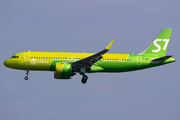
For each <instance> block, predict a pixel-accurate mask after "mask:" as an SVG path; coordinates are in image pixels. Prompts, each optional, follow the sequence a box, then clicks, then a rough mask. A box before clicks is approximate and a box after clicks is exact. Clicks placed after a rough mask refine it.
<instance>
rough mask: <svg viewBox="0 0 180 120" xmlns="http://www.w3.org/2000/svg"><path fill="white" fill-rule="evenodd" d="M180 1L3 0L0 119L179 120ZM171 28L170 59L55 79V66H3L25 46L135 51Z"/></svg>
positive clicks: (140, 50)
mask: <svg viewBox="0 0 180 120" xmlns="http://www.w3.org/2000/svg"><path fill="white" fill-rule="evenodd" d="M179 6H180V1H179V0H171V1H169V0H153V1H143V0H137V1H133V0H128V1H119V0H113V1H108V0H91V1H89V0H88V1H83V0H76V1H74V0H61V1H56V0H51V1H50V0H31V1H24V0H18V1H14V0H6V1H5V0H1V1H0V16H1V17H0V36H1V37H0V43H1V44H0V54H1V59H0V62H1V64H0V72H1V75H0V76H1V77H0V96H1V97H0V119H1V120H32V119H34V120H36V119H37V120H38V119H39V120H40V119H43V120H49V119H52V120H56V119H58V120H59V119H66V120H100V119H102V120H110V119H111V120H119V119H122V120H155V119H158V120H169V119H172V120H179V118H180V114H179V113H180V102H179V101H180V95H179V93H180V92H179V91H180V87H179V86H180V76H179V75H178V73H179V67H180V63H179V59H180V56H179V44H180V42H179V33H180V29H179V26H180V13H179V11H180V7H179ZM164 28H173V32H172V36H171V41H170V43H169V47H168V51H167V54H168V55H173V57H174V58H175V59H176V62H175V63H171V64H167V65H164V66H160V67H155V68H150V69H146V70H142V71H135V72H127V73H102V74H99V73H96V74H88V76H89V79H88V82H87V84H85V85H83V84H81V82H80V80H81V76H80V75H77V76H74V77H73V79H71V80H67V81H66V80H55V79H54V75H53V72H39V71H32V72H31V71H30V75H29V80H28V81H25V80H24V76H25V71H20V70H13V69H9V68H6V67H5V66H4V65H3V62H4V61H5V60H6V59H8V58H10V57H11V56H12V55H13V54H15V53H18V52H24V51H28V50H31V51H49V52H51V51H52V52H54V51H57V52H58V51H60V52H90V53H92V52H94V53H96V52H99V51H100V50H102V49H104V48H105V47H106V46H107V45H108V43H109V42H110V41H111V40H112V39H115V41H114V43H113V45H112V47H111V50H110V51H109V53H127V54H129V53H140V52H142V51H143V50H144V49H145V48H146V47H147V46H148V45H149V43H151V42H152V40H153V39H154V38H155V37H156V35H158V34H159V32H160V31H161V30H162V29H164Z"/></svg>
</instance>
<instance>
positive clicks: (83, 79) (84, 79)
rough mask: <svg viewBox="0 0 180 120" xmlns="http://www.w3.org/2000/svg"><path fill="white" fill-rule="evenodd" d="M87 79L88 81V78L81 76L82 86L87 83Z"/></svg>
mask: <svg viewBox="0 0 180 120" xmlns="http://www.w3.org/2000/svg"><path fill="white" fill-rule="evenodd" d="M87 79H88V76H87V75H83V77H82V80H81V82H82V83H83V84H85V83H86V82H87Z"/></svg>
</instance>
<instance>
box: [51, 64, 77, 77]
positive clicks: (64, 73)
mask: <svg viewBox="0 0 180 120" xmlns="http://www.w3.org/2000/svg"><path fill="white" fill-rule="evenodd" d="M73 75H74V73H73V72H72V66H71V64H68V63H56V65H55V71H54V78H55V79H71V78H70V77H71V76H73Z"/></svg>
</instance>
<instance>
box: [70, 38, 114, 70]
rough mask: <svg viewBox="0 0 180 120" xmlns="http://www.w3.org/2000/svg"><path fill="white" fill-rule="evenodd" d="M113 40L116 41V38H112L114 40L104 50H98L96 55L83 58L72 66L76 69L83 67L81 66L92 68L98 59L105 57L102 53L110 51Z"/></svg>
mask: <svg viewBox="0 0 180 120" xmlns="http://www.w3.org/2000/svg"><path fill="white" fill-rule="evenodd" d="M113 41H114V39H112V41H111V42H110V43H109V45H108V46H107V47H106V48H105V49H104V50H102V51H100V52H98V53H96V54H94V55H91V56H89V57H86V58H84V59H81V60H79V61H76V62H73V63H72V67H73V68H74V69H75V70H76V69H81V68H89V69H91V66H92V65H93V64H96V62H97V61H99V60H101V59H102V58H103V57H102V55H103V54H105V53H106V52H108V51H109V49H110V48H111V45H112V43H113Z"/></svg>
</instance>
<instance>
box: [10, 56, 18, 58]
mask: <svg viewBox="0 0 180 120" xmlns="http://www.w3.org/2000/svg"><path fill="white" fill-rule="evenodd" d="M11 58H19V56H15V55H13V56H12V57H11Z"/></svg>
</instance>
